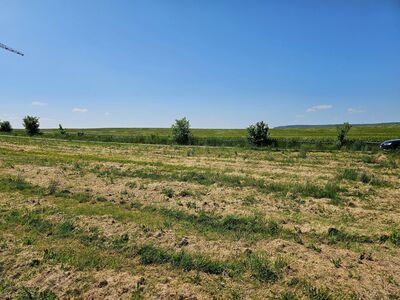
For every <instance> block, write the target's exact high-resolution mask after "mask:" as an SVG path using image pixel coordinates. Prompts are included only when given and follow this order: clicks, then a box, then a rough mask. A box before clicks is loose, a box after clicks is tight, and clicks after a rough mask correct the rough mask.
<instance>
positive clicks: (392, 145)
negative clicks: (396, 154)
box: [381, 140, 400, 150]
mask: <svg viewBox="0 0 400 300" xmlns="http://www.w3.org/2000/svg"><path fill="white" fill-rule="evenodd" d="M381 149H384V150H392V149H400V140H389V141H384V142H383V143H382V144H381Z"/></svg>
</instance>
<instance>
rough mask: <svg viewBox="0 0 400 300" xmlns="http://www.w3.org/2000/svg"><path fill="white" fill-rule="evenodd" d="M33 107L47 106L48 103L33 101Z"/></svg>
mask: <svg viewBox="0 0 400 300" xmlns="http://www.w3.org/2000/svg"><path fill="white" fill-rule="evenodd" d="M32 105H33V106H47V103H46V102H40V101H33V102H32Z"/></svg>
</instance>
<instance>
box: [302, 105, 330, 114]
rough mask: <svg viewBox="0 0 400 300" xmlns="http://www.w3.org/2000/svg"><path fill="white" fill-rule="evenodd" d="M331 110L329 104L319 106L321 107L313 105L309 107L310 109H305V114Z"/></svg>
mask: <svg viewBox="0 0 400 300" xmlns="http://www.w3.org/2000/svg"><path fill="white" fill-rule="evenodd" d="M331 108H333V105H330V104H321V105H315V106H311V107H310V108H307V110H306V112H317V111H321V110H328V109H331Z"/></svg>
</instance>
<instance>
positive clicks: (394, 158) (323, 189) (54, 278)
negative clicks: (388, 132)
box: [0, 137, 400, 300]
mask: <svg viewBox="0 0 400 300" xmlns="http://www.w3.org/2000/svg"><path fill="white" fill-rule="evenodd" d="M399 168H400V157H399V154H397V153H381V152H378V153H371V152H347V151H333V152H324V151H314V152H307V151H306V150H304V149H302V150H301V151H289V150H285V151H271V150H264V151H258V150H252V149H247V148H222V147H180V146H170V145H142V144H140V145H139V144H105V143H93V142H91V143H86V142H74V141H60V140H50V139H48V140H44V139H41V140H39V139H28V138H19V137H0V298H2V299H3V298H4V299H7V298H9V297H10V298H15V297H20V298H18V299H54V297H55V296H58V297H61V298H78V299H79V298H83V299H86V298H93V299H101V298H105V299H282V300H283V299H319V300H322V299H396V297H397V296H398V295H399V294H400V272H399V270H400V208H399V199H400V189H399V188H398V187H399V186H400V176H399ZM24 297H25V298H24Z"/></svg>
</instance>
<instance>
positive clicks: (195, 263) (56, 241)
mask: <svg viewBox="0 0 400 300" xmlns="http://www.w3.org/2000/svg"><path fill="white" fill-rule="evenodd" d="M50 212H51V209H49V210H47V211H46V210H45V209H37V210H31V211H25V212H24V211H21V210H12V211H10V212H7V213H6V214H5V217H6V220H7V222H8V225H7V226H8V227H10V226H15V225H20V226H24V231H25V232H33V233H35V234H37V235H39V236H40V241H41V244H42V247H43V246H45V247H46V248H45V249H44V251H43V260H44V261H46V262H48V263H62V264H68V265H71V266H74V267H76V268H77V269H78V270H86V269H97V270H101V269H106V268H111V269H120V268H122V267H123V266H124V258H123V257H130V258H132V257H134V256H138V257H139V259H140V262H141V263H142V264H145V265H146V264H167V263H168V264H170V265H172V266H173V267H175V268H178V269H182V270H183V271H191V270H196V271H200V272H204V273H208V274H214V275H219V274H222V273H223V272H229V273H231V274H232V275H235V276H238V275H243V274H244V273H247V272H250V274H251V276H253V277H255V278H257V279H258V280H260V281H275V280H277V279H278V278H279V276H280V275H281V272H280V270H281V269H282V268H283V267H284V266H285V264H284V263H282V262H283V261H282V259H281V258H280V259H278V260H276V261H275V263H274V264H272V263H271V262H270V261H269V260H268V259H267V258H265V256H263V255H261V254H251V255H248V256H245V257H244V258H242V259H238V260H236V259H235V260H230V261H220V260H215V259H211V258H209V257H207V256H204V255H201V254H193V253H189V252H186V251H174V250H169V249H164V248H161V247H158V246H155V245H153V244H145V245H136V244H133V245H131V247H127V244H128V241H129V237H128V236H127V235H125V234H124V235H121V236H119V237H114V238H113V239H109V238H105V237H104V236H100V235H99V233H98V232H97V231H92V232H91V233H87V232H85V231H83V230H82V229H80V228H78V227H77V226H75V225H74V224H73V222H72V221H71V220H68V219H67V220H62V221H59V222H54V221H49V220H47V219H46V216H47V215H48V214H49V213H50ZM46 213H47V214H46ZM3 215H4V213H3ZM62 240H65V241H64V242H63V241H62ZM46 241H47V242H46ZM43 243H44V245H43ZM46 245H47V246H46ZM119 254H121V255H123V257H121V256H119Z"/></svg>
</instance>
